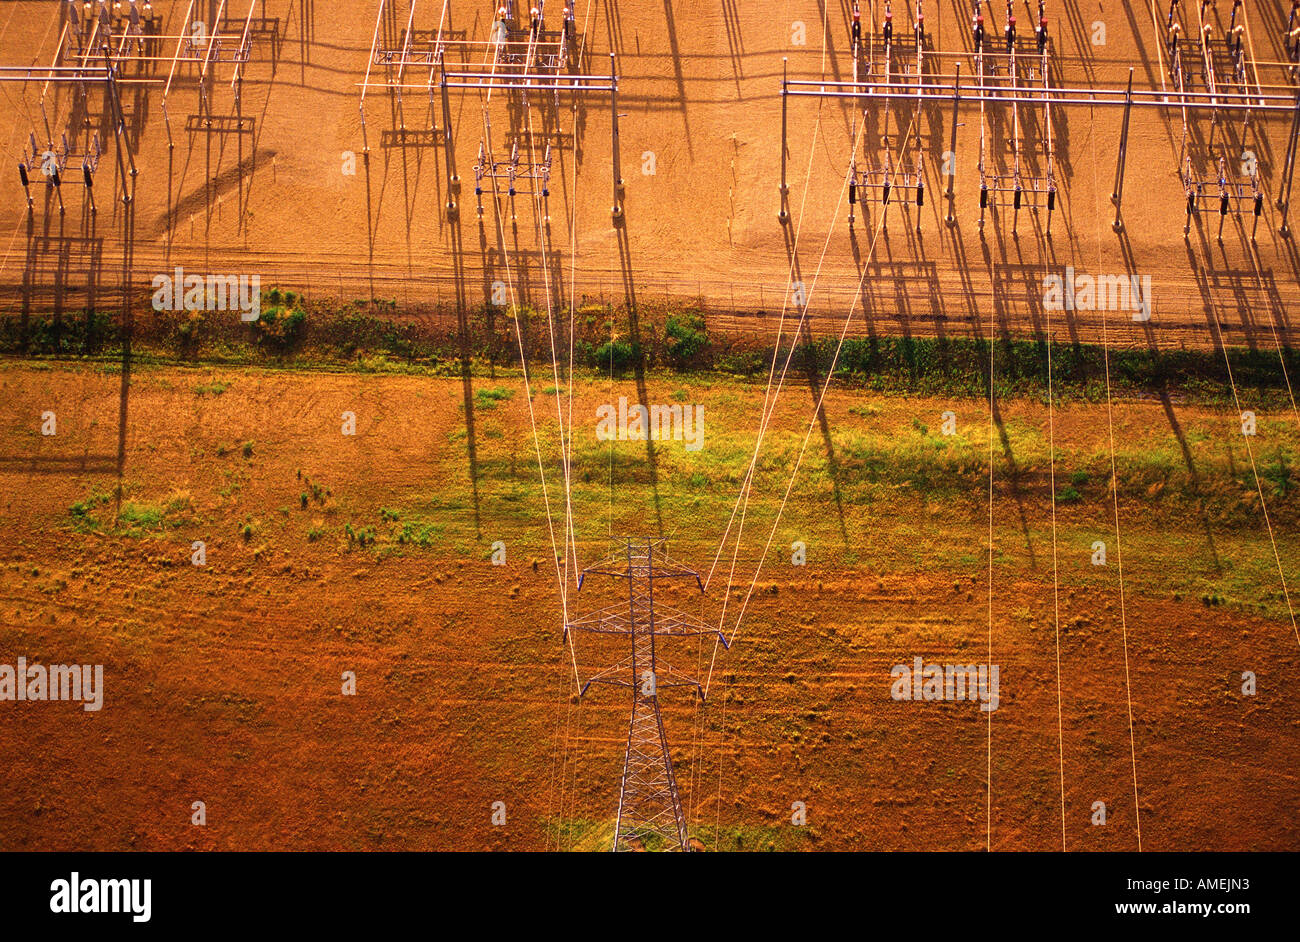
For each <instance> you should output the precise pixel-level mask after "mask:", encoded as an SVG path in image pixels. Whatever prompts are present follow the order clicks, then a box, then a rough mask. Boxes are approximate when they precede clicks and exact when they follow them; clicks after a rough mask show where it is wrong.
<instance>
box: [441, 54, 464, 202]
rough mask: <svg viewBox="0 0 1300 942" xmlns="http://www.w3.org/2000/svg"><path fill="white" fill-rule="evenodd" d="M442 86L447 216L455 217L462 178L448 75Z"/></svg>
mask: <svg viewBox="0 0 1300 942" xmlns="http://www.w3.org/2000/svg"><path fill="white" fill-rule="evenodd" d="M440 84H441V85H442V142H443V148H442V151H443V155H444V156H445V157H446V161H447V215H448V216H452V217H454V216H455V215H456V193H457V191H458V190H459V189H460V177H459V175H457V173H456V147H455V144H454V142H453V141H452V137H451V102H450V101H448V99H447V76H446V75H443V76H442V77H441V79H440Z"/></svg>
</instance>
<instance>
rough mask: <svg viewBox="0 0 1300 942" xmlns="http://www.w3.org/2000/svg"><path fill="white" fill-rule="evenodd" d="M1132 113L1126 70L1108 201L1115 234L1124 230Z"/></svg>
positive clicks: (1129, 80) (1130, 72)
mask: <svg viewBox="0 0 1300 942" xmlns="http://www.w3.org/2000/svg"><path fill="white" fill-rule="evenodd" d="M1132 111H1133V69H1132V68H1130V69H1129V70H1128V90H1127V91H1126V92H1125V93H1124V123H1123V124H1122V125H1121V126H1120V132H1119V155H1118V156H1117V157H1116V159H1115V188H1114V189H1113V190H1112V191H1111V194H1110V201H1111V202H1112V203H1114V204H1115V221H1114V222H1113V223H1111V226H1110V227H1111V228H1112V229H1114V230H1115V231H1116V232H1119V231H1121V230H1122V229H1123V228H1124V223H1123V221H1122V220H1121V218H1120V204H1121V203H1123V201H1124V165H1125V163H1127V162H1128V119H1129V115H1130V113H1131V112H1132Z"/></svg>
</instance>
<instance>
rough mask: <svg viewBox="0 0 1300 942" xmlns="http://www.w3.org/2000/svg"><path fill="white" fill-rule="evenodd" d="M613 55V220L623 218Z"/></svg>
mask: <svg viewBox="0 0 1300 942" xmlns="http://www.w3.org/2000/svg"><path fill="white" fill-rule="evenodd" d="M615 72H616V70H615V64H614V53H612V52H611V53H610V54H609V105H610V109H611V113H612V115H613V117H614V123H613V125H612V127H613V132H612V133H613V146H614V208H613V209H612V210H610V215H612V216H613V217H614V218H615V219H622V218H623V164H622V161H621V160H620V159H619V151H618V75H617V74H615Z"/></svg>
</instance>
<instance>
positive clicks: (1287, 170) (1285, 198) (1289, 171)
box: [1277, 94, 1300, 238]
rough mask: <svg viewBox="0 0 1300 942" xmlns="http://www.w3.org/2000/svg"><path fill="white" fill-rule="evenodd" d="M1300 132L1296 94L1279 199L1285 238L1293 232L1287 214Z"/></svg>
mask: <svg viewBox="0 0 1300 942" xmlns="http://www.w3.org/2000/svg"><path fill="white" fill-rule="evenodd" d="M1298 134H1300V94H1297V95H1296V100H1295V111H1294V113H1293V114H1292V117H1291V135H1290V137H1289V138H1288V139H1287V148H1286V162H1285V165H1284V166H1283V168H1282V179H1283V183H1282V196H1281V197H1279V199H1278V201H1277V207H1278V209H1280V210H1282V229H1281V232H1282V236H1283V238H1286V237H1287V236H1289V235H1290V234H1291V229H1290V228H1289V226H1288V225H1287V216H1288V215H1289V214H1290V212H1291V180H1292V178H1293V177H1294V176H1295V161H1296V135H1298Z"/></svg>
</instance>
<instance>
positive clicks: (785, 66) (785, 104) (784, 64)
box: [776, 56, 790, 226]
mask: <svg viewBox="0 0 1300 942" xmlns="http://www.w3.org/2000/svg"><path fill="white" fill-rule="evenodd" d="M789 61H790V60H789V59H788V58H787V57H785V56H782V57H781V187H780V194H781V210H780V212H778V213H777V214H776V218H777V219H779V220H781V225H783V226H784V225H785V224H786V223H788V222H789V221H790V212H789V210H787V209H786V208H785V204H786V196H787V194H789V192H790V187H789V186H788V185H787V184H786V180H785V150H786V146H785V144H786V138H785V135H786V117H787V113H788V112H789V110H790V96H789V94H788V93H787V92H786V87H785V86H786V82H787V73H788V71H789Z"/></svg>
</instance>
